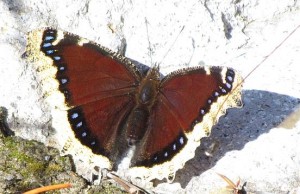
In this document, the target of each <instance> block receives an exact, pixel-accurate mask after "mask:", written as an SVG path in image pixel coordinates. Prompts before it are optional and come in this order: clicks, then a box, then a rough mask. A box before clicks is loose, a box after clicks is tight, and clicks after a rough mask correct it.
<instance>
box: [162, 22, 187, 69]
mask: <svg viewBox="0 0 300 194" xmlns="http://www.w3.org/2000/svg"><path fill="white" fill-rule="evenodd" d="M184 28H185V26H182V28H181V30H180V31H179V33H178V34H177V36H176V38H175V40H174V41H173V43H172V44H171V46H170V47H169V49H168V50H167V52H166V53H165V55H164V56H163V58H162V59H161V60H160V62H159V63H158V64H161V63H162V62H163V60H164V59H165V58H166V56H167V55H168V54H169V52H170V51H171V49H172V48H173V46H174V45H175V43H176V41H177V39H178V38H179V35H180V34H181V33H182V31H183V30H184Z"/></svg>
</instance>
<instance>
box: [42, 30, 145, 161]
mask: <svg viewBox="0 0 300 194" xmlns="http://www.w3.org/2000/svg"><path fill="white" fill-rule="evenodd" d="M60 37H61V38H60ZM59 38H60V39H59ZM41 51H42V52H43V53H44V54H45V55H46V56H49V57H50V58H51V59H52V60H53V63H54V65H55V66H56V67H57V73H56V79H57V80H58V82H59V90H60V91H61V93H63V94H64V96H65V102H66V104H67V105H68V106H69V107H71V108H70V109H69V110H68V119H69V122H70V124H71V127H72V129H73V130H74V133H75V134H76V137H77V138H78V139H79V140H80V142H81V143H82V144H84V145H86V146H88V147H90V148H91V149H92V151H93V152H94V153H97V154H101V155H105V156H107V157H109V158H112V157H113V156H111V155H112V154H114V152H115V151H116V150H114V145H115V143H114V142H115V139H116V136H117V135H118V133H119V131H118V129H120V125H121V122H122V121H123V119H124V118H125V117H126V115H127V114H128V113H129V111H130V110H131V109H132V108H133V106H134V104H133V100H132V98H133V95H134V94H133V92H134V91H135V87H136V85H137V83H138V82H139V80H140V78H141V77H140V74H139V72H138V70H137V69H136V67H135V66H134V65H133V64H131V62H129V61H128V60H126V59H125V58H122V57H121V56H119V55H118V54H116V53H113V52H112V51H110V50H108V49H106V48H103V47H101V46H99V45H96V44H95V43H90V42H86V41H85V42H84V41H83V40H82V39H80V37H78V36H76V35H72V34H70V33H63V32H60V31H57V30H53V29H46V30H45V31H44V33H43V39H42V43H41Z"/></svg>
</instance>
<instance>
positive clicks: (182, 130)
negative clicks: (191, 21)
mask: <svg viewBox="0 0 300 194" xmlns="http://www.w3.org/2000/svg"><path fill="white" fill-rule="evenodd" d="M222 72H223V73H222ZM234 81H236V80H235V72H234V71H233V70H232V69H226V68H225V69H224V70H223V69H222V68H219V67H212V68H210V70H209V72H208V71H206V70H205V69H204V68H202V67H199V68H192V69H187V70H180V71H177V72H174V73H172V74H170V75H168V76H167V77H166V78H165V79H164V80H162V83H161V87H160V92H159V94H158V96H157V101H156V104H155V105H154V108H153V110H152V113H151V116H150V119H149V125H148V129H147V130H148V134H147V137H146V139H145V143H144V144H143V145H141V148H140V149H139V151H138V152H137V154H136V156H135V161H133V165H135V166H148V167H150V166H153V165H156V164H161V163H163V162H165V161H170V160H172V158H173V157H174V156H175V155H176V154H177V153H178V152H179V151H180V150H181V149H182V148H183V147H184V146H185V145H186V144H187V143H188V141H189V140H188V138H187V136H186V135H187V134H188V133H189V132H191V131H192V130H193V128H194V125H195V124H197V123H199V122H201V121H202V119H203V116H204V115H205V114H206V113H208V112H210V108H211V105H212V104H213V103H215V102H216V101H217V99H218V98H219V97H220V96H224V95H228V94H229V92H230V91H231V90H232V87H233V82H234ZM220 106H222V105H220Z"/></svg>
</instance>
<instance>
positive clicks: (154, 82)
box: [126, 67, 160, 145]
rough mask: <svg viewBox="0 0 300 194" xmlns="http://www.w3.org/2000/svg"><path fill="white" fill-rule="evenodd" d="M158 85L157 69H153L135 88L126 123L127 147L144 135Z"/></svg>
mask: <svg viewBox="0 0 300 194" xmlns="http://www.w3.org/2000/svg"><path fill="white" fill-rule="evenodd" d="M159 83H160V80H159V71H158V68H157V67H154V68H152V69H150V70H149V71H148V73H147V75H146V76H145V77H144V78H142V80H141V83H140V85H139V86H138V87H137V92H136V95H135V107H134V108H133V110H132V111H131V112H130V114H129V116H128V119H127V121H126V135H127V140H128V143H129V145H133V144H135V143H136V142H137V141H139V140H141V139H142V138H143V136H144V135H145V132H146V128H147V121H148V118H149V115H150V112H151V109H152V107H153V105H154V104H155V101H156V96H157V94H158V91H159V90H158V88H159Z"/></svg>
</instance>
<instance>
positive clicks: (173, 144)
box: [27, 28, 242, 179]
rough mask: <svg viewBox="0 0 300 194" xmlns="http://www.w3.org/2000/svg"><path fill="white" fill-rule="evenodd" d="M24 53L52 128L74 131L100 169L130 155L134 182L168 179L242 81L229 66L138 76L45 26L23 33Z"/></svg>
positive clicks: (116, 58) (236, 98) (126, 63)
mask: <svg viewBox="0 0 300 194" xmlns="http://www.w3.org/2000/svg"><path fill="white" fill-rule="evenodd" d="M27 54H28V58H29V60H30V61H34V64H36V65H37V66H36V67H37V71H38V72H39V75H40V76H41V79H42V81H41V84H42V86H43V88H44V91H45V94H46V96H47V97H48V98H49V99H50V100H49V102H50V103H51V104H53V103H54V104H55V107H56V109H53V113H52V115H53V125H54V127H55V128H56V129H57V131H58V132H59V131H64V130H70V131H73V132H74V134H75V137H76V139H77V140H79V142H80V143H81V144H82V145H84V146H83V147H85V148H86V147H88V148H89V150H91V151H92V153H93V154H92V153H89V151H86V149H85V150H84V151H81V152H84V153H81V154H90V155H94V154H95V155H97V156H99V157H98V158H97V159H96V162H98V164H100V167H102V168H113V169H116V168H117V165H118V164H120V163H121V161H122V159H123V158H125V157H128V156H129V153H133V154H132V155H131V159H130V165H129V170H131V172H133V173H132V175H133V176H136V177H137V176H138V177H147V178H149V179H153V178H159V179H162V178H164V177H168V176H170V175H174V174H175V172H176V171H177V170H178V169H180V168H182V167H183V166H184V164H185V162H186V161H188V160H190V159H191V158H193V157H194V154H195V153H194V152H195V149H196V148H197V147H198V146H199V145H200V139H201V138H202V137H204V136H207V135H208V134H209V133H210V130H211V127H212V126H213V124H215V123H216V121H217V120H218V118H219V117H220V116H221V115H223V114H224V112H225V110H226V109H227V108H229V107H233V106H237V105H238V104H239V103H240V97H241V94H240V83H241V81H242V79H241V77H240V76H239V75H238V74H237V73H236V72H235V71H234V70H233V69H231V68H225V67H193V68H186V69H181V70H177V71H175V72H172V73H171V74H169V75H167V76H166V77H164V78H162V79H161V78H160V74H159V69H158V67H157V66H156V67H153V68H151V69H150V70H148V72H147V73H146V74H143V73H141V72H140V71H139V69H138V68H137V67H136V66H135V65H134V64H133V63H132V62H131V61H130V60H129V59H127V58H125V57H123V56H120V55H119V54H117V53H115V52H112V51H110V50H109V49H107V48H104V47H102V46H100V45H98V44H96V43H93V42H90V41H87V40H85V39H82V38H80V37H79V36H76V35H74V34H71V33H67V32H61V31H58V30H56V29H51V28H46V29H43V30H37V31H33V32H31V33H29V35H28V46H27ZM59 110H60V113H58V112H59ZM55 123H57V124H55ZM58 123H59V124H58ZM62 123H64V124H62ZM60 134H62V133H60ZM65 136H72V135H71V134H70V133H67V132H66V133H64V135H62V136H61V137H60V138H64V137H65ZM74 139H75V138H73V139H72V138H68V139H66V142H67V143H66V145H65V146H64V152H72V151H71V150H74V149H75V148H74V147H76V146H75V143H72V142H74V141H77V140H74ZM81 149H82V148H81ZM75 152H76V151H74V153H75ZM76 153H77V154H75V155H77V157H82V156H79V155H78V154H79V152H76Z"/></svg>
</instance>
